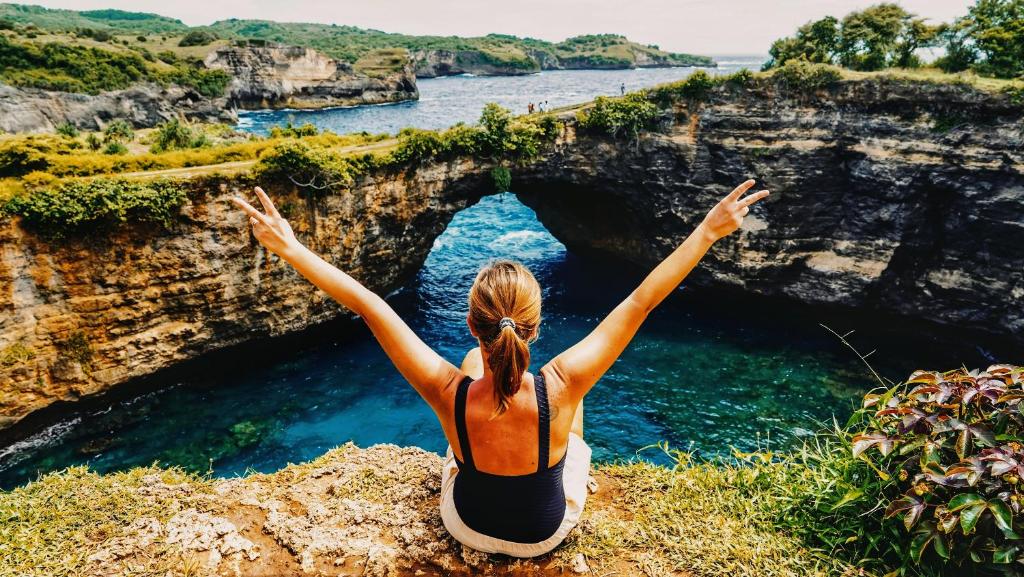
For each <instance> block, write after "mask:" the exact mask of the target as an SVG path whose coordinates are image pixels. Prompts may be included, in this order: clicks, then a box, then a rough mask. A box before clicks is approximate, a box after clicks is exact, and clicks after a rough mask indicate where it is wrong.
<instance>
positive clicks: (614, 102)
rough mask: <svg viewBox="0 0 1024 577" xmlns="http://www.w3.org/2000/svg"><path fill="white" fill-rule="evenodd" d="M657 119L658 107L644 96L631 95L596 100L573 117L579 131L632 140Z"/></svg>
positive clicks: (601, 97) (639, 93) (640, 94)
mask: <svg viewBox="0 0 1024 577" xmlns="http://www.w3.org/2000/svg"><path fill="white" fill-rule="evenodd" d="M657 117H658V107H657V106H655V104H654V103H653V102H651V101H650V99H649V98H648V97H647V94H646V93H644V92H631V93H629V94H627V95H625V96H622V97H620V98H608V97H606V96H598V97H597V98H596V99H594V105H593V106H592V107H591V108H589V109H586V110H582V111H580V112H579V113H578V114H577V115H576V119H577V120H578V121H579V124H580V127H581V128H583V129H584V130H589V131H593V132H604V133H605V134H608V135H610V136H612V137H615V138H618V137H626V138H629V139H636V138H639V136H640V131H641V130H644V129H646V128H650V127H651V126H652V125H653V124H654V122H655V120H656V119H657Z"/></svg>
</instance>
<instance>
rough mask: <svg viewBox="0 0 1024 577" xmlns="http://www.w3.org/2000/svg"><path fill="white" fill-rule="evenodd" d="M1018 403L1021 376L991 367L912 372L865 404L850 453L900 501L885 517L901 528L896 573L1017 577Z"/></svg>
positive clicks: (1023, 384) (1021, 490)
mask: <svg viewBox="0 0 1024 577" xmlns="http://www.w3.org/2000/svg"><path fill="white" fill-rule="evenodd" d="M1022 400H1024V368H1013V367H1009V366H1001V365H996V366H992V367H989V368H988V370H986V371H984V372H977V371H973V372H968V371H967V370H965V369H960V370H955V371H949V372H946V373H938V372H926V371H918V372H916V373H914V374H913V375H912V376H911V378H910V379H909V380H908V381H907V383H905V384H903V385H899V386H896V387H893V388H891V389H889V390H887V391H885V392H883V393H881V394H872V395H868V396H866V397H865V400H864V408H863V409H862V410H861V411H860V412H859V413H858V414H857V415H856V417H857V418H858V419H859V423H860V424H861V425H862V426H863V431H862V432H861V433H860V434H858V435H857V436H855V437H854V438H853V454H854V456H858V457H862V458H864V459H865V460H866V461H867V462H868V463H869V464H870V465H871V466H872V468H873V469H874V470H875V471H876V472H877V476H878V477H879V478H882V479H892V480H893V481H894V483H895V485H896V487H897V489H898V491H899V493H900V494H901V496H899V498H897V499H895V500H893V501H892V502H891V503H890V504H889V505H888V507H887V508H886V510H885V517H886V518H895V519H898V520H900V521H901V526H902V527H903V530H902V531H901V535H900V541H901V543H902V545H903V547H902V548H901V549H902V551H901V553H902V557H903V564H904V567H908V566H917V565H921V566H922V567H938V568H946V569H949V566H950V565H955V566H957V567H960V568H961V569H960V571H962V570H963V569H965V568H966V569H969V570H971V571H975V570H979V569H982V570H985V571H991V572H998V573H1005V574H1012V575H1018V574H1020V569H1019V566H1020V563H1022V562H1024V536H1022V535H1021V534H1020V533H1018V531H1019V530H1021V529H1022V528H1024V511H1022V506H1024V487H1022V485H1021V479H1022V478H1024V416H1022V413H1021V409H1022V408H1024V405H1022V404H1021V401H1022ZM855 422H856V420H855Z"/></svg>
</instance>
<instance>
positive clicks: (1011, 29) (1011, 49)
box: [947, 0, 1024, 78]
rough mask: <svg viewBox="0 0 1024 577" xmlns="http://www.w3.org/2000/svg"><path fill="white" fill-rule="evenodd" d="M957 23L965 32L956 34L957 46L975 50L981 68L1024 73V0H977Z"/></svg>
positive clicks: (1003, 74)
mask: <svg viewBox="0 0 1024 577" xmlns="http://www.w3.org/2000/svg"><path fill="white" fill-rule="evenodd" d="M957 25H958V26H959V27H960V29H959V32H960V34H961V35H962V36H960V37H956V38H954V40H956V41H958V42H959V44H958V45H955V46H956V47H958V48H961V49H962V50H965V51H967V52H968V53H969V52H970V51H971V50H973V51H974V56H975V59H976V61H975V62H974V68H975V69H976V70H977V71H978V72H981V73H982V74H991V75H993V76H999V77H1001V78H1015V77H1018V76H1022V75H1024V0H977V2H976V3H975V4H974V6H971V8H970V9H969V10H968V13H967V16H965V17H964V18H962V19H960V20H958V21H957ZM947 50H948V49H947ZM957 64H959V63H957Z"/></svg>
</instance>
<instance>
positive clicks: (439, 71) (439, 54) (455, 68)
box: [412, 50, 541, 78]
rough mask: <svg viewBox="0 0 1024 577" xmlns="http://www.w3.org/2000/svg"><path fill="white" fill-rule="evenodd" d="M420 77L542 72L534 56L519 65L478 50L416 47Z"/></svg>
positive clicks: (414, 60)
mask: <svg viewBox="0 0 1024 577" xmlns="http://www.w3.org/2000/svg"><path fill="white" fill-rule="evenodd" d="M412 59H413V62H414V63H415V66H416V76H417V77H418V78H435V77H438V76H454V75H456V74H474V75H476V76H518V75H521V74H534V73H536V72H540V70H541V67H540V64H539V63H538V62H536V61H534V60H533V59H531V60H529V61H526V62H521V63H519V65H511V64H508V63H503V62H498V61H495V60H494V59H493V58H489V57H488V56H487V55H486V54H484V53H483V52H481V51H479V50H417V51H415V52H413V53H412Z"/></svg>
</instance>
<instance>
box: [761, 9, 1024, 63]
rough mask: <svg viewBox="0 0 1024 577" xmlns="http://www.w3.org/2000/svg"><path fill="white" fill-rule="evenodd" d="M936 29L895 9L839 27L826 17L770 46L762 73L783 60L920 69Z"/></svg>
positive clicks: (865, 13) (849, 19)
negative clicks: (919, 55) (923, 50)
mask: <svg viewBox="0 0 1024 577" xmlns="http://www.w3.org/2000/svg"><path fill="white" fill-rule="evenodd" d="M1020 1H1024V0H1020ZM942 29H943V28H942V27H941V26H932V25H929V24H927V23H926V22H925V21H924V20H923V19H921V18H916V17H915V16H914V15H913V14H910V13H909V12H907V11H906V10H904V9H903V8H900V7H899V6H897V5H896V4H891V3H886V4H877V5H875V6H871V7H869V8H866V9H864V10H861V11H859V12H851V13H850V14H847V15H846V17H845V18H843V20H842V21H841V22H840V21H839V20H837V19H836V18H834V17H832V16H826V17H825V18H822V19H821V20H817V21H814V22H808V23H807V24H804V25H803V26H801V27H800V28H798V29H797V31H796V34H794V35H793V36H792V37H787V38H781V39H779V40H776V41H775V42H774V43H773V44H772V47H771V50H770V54H771V59H770V60H769V61H768V63H767V64H766V65H765V68H766V69H767V68H775V67H779V66H782V65H784V64H785V63H786V62H787V61H789V60H805V61H807V62H820V63H825V64H837V63H838V64H841V65H843V66H845V67H847V68H853V69H856V70H880V69H882V68H888V67H890V66H901V67H908V68H909V67H915V66H919V65H920V61H919V59H918V58H917V56H916V54H915V53H916V51H917V50H918V49H919V48H924V47H927V46H935V45H936V44H937V43H938V42H939V41H940V38H939V33H940V31H941V30H942Z"/></svg>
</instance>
